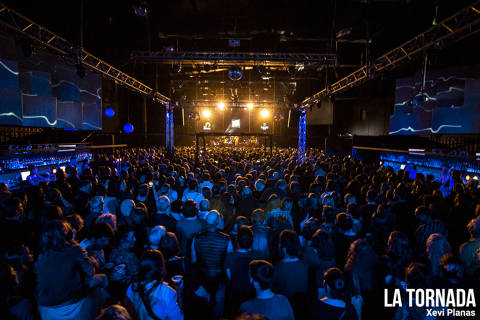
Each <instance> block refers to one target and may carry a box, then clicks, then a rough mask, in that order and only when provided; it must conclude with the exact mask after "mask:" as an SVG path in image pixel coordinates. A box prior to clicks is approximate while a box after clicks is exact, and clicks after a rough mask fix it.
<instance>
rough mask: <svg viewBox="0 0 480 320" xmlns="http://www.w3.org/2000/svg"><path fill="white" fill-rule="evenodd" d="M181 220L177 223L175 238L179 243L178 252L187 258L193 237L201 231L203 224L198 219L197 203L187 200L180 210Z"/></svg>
mask: <svg viewBox="0 0 480 320" xmlns="http://www.w3.org/2000/svg"><path fill="white" fill-rule="evenodd" d="M182 213H183V217H184V218H183V220H180V221H179V222H177V232H176V234H177V237H178V241H179V242H180V252H181V253H182V255H186V256H188V255H189V253H190V245H191V243H192V239H193V236H194V235H195V234H196V233H198V232H200V231H202V230H203V222H202V221H201V220H200V219H198V207H197V203H196V202H195V201H194V200H192V199H188V200H187V201H185V203H184V205H183V209H182Z"/></svg>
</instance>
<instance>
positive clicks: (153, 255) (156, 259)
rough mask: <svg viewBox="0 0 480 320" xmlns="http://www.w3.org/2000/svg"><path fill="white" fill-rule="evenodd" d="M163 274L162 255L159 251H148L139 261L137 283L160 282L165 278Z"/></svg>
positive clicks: (163, 261)
mask: <svg viewBox="0 0 480 320" xmlns="http://www.w3.org/2000/svg"><path fill="white" fill-rule="evenodd" d="M165 272H166V270H165V258H164V257H163V254H162V253H161V252H160V251H159V250H155V249H148V250H147V251H146V252H145V253H144V255H143V256H142V258H141V260H140V268H139V270H138V273H137V281H138V282H144V281H145V282H151V281H153V280H159V281H161V280H163V277H164V276H165Z"/></svg>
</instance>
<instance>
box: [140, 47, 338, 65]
mask: <svg viewBox="0 0 480 320" xmlns="http://www.w3.org/2000/svg"><path fill="white" fill-rule="evenodd" d="M131 59H133V60H137V61H138V60H140V61H143V62H155V63H185V64H198V63H206V62H211V63H212V64H215V65H217V66H231V65H249V66H251V65H262V66H265V67H278V66H283V67H288V66H291V65H295V64H297V63H321V64H325V65H335V64H336V63H337V55H336V54H332V53H326V54H323V53H265V52H188V51H181V52H166V51H157V52H148V51H134V52H132V54H131Z"/></svg>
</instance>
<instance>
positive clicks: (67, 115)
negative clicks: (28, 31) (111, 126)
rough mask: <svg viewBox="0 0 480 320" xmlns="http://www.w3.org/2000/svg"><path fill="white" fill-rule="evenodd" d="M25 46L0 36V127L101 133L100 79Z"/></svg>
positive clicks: (71, 64)
mask: <svg viewBox="0 0 480 320" xmlns="http://www.w3.org/2000/svg"><path fill="white" fill-rule="evenodd" d="M27 45H28V44H27ZM25 46H26V44H25V43H24V42H18V41H15V40H14V39H12V38H10V37H7V36H0V125H7V126H8V125H15V126H28V127H53V128H65V129H85V130H101V129H102V104H101V103H102V98H101V90H102V81H101V76H100V75H99V74H95V73H89V72H88V71H87V72H86V75H85V77H84V78H80V77H79V76H78V75H77V69H76V67H75V66H74V65H73V63H72V62H70V61H68V60H67V59H64V58H62V57H58V56H56V55H53V54H50V53H48V52H45V51H37V50H34V52H33V54H31V55H30V56H28V57H26V56H25ZM22 47H23V49H22Z"/></svg>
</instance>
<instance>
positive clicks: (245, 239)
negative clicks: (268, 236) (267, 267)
mask: <svg viewBox="0 0 480 320" xmlns="http://www.w3.org/2000/svg"><path fill="white" fill-rule="evenodd" d="M237 242H238V246H239V247H240V248H241V249H250V247H251V246H252V242H253V232H252V230H251V229H250V228H249V227H248V226H246V225H243V226H241V227H240V228H239V229H238V234H237Z"/></svg>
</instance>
